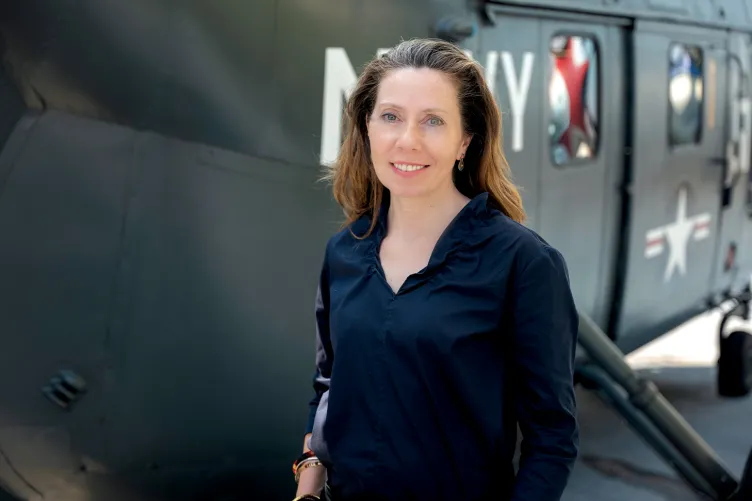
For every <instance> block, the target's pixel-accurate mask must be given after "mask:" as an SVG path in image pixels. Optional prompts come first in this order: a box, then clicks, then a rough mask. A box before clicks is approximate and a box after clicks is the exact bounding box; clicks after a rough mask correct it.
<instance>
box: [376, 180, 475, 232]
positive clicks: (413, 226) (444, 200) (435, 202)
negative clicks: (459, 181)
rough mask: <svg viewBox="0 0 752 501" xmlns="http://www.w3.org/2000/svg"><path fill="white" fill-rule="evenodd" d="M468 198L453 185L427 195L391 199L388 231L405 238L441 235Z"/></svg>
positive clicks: (393, 197)
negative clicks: (448, 189) (442, 190)
mask: <svg viewBox="0 0 752 501" xmlns="http://www.w3.org/2000/svg"><path fill="white" fill-rule="evenodd" d="M468 201H469V199H468V198H467V197H466V196H465V195H463V194H462V193H460V192H459V191H458V190H457V189H456V188H454V187H452V189H451V190H450V192H449V193H446V192H442V193H437V194H431V195H428V196H425V197H395V196H392V197H391V199H390V200H389V212H388V214H387V223H388V228H389V235H390V236H392V237H396V238H398V239H399V240H402V241H405V240H407V241H410V240H416V239H423V238H438V237H439V236H440V235H441V233H443V231H444V229H446V227H447V225H448V224H449V223H450V222H451V221H452V219H454V217H455V216H456V215H457V214H458V213H459V212H460V211H461V210H462V208H463V207H464V206H465V205H466V204H467V202H468Z"/></svg>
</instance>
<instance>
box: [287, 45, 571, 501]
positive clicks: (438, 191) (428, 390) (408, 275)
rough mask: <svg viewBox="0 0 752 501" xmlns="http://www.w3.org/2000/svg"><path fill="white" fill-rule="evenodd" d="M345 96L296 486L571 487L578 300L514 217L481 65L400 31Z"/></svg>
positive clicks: (556, 258)
mask: <svg viewBox="0 0 752 501" xmlns="http://www.w3.org/2000/svg"><path fill="white" fill-rule="evenodd" d="M346 112H347V119H348V127H349V129H348V130H347V131H346V137H345V140H344V144H343V146H342V149H341V151H340V154H339V158H338V160H337V161H336V162H335V163H334V165H333V166H332V167H331V171H330V173H329V176H328V177H329V178H330V179H331V180H333V185H334V196H335V198H336V200H337V201H338V202H339V203H340V204H341V206H342V207H343V208H344V212H345V214H346V216H347V224H346V227H345V228H344V229H343V230H342V231H340V232H339V233H337V234H336V235H334V236H333V237H332V238H331V239H330V240H329V242H328V244H327V247H326V252H325V258H324V263H323V268H322V271H321V275H320V284H319V289H318V295H317V304H316V318H317V327H318V329H317V336H318V337H317V357H316V362H317V366H316V369H317V370H316V377H315V379H314V389H315V397H314V398H313V399H312V401H311V414H310V418H309V421H308V427H307V430H306V431H307V434H306V439H305V443H304V454H303V455H302V456H301V457H300V458H298V460H296V461H295V462H294V468H293V469H294V471H295V473H296V480H298V481H299V483H298V490H297V496H298V497H297V498H296V499H318V497H317V496H319V495H321V496H323V497H322V499H332V500H347V501H349V500H355V499H357V500H361V499H384V500H395V501H397V500H419V501H422V500H452V501H475V500H490V499H493V500H499V501H501V500H514V501H556V500H558V499H560V496H561V494H562V491H563V490H564V487H565V484H566V482H567V479H568V476H569V473H570V471H571V468H572V466H573V463H574V461H575V458H576V456H577V450H578V425H577V421H576V416H575V398H574V390H573V362H574V353H575V344H576V338H577V327H578V320H577V312H576V310H575V305H574V302H573V299H572V295H571V292H570V288H569V283H568V276H567V270H566V265H565V262H564V260H563V258H562V256H561V255H560V253H559V252H558V251H556V250H555V249H554V248H552V247H551V246H549V245H548V244H546V242H545V241H543V240H542V239H541V238H540V237H539V236H537V235H536V234H535V233H534V232H533V231H531V230H529V229H527V228H526V227H525V226H523V225H522V224H521V223H522V221H523V220H524V210H523V207H522V203H521V199H520V196H519V194H518V192H517V189H516V188H515V186H514V185H513V184H512V182H511V181H510V178H509V170H508V167H507V165H506V162H505V159H504V156H503V154H502V148H501V119H500V115H499V112H498V109H497V107H496V103H495V101H494V98H493V96H492V94H491V93H490V92H489V90H488V87H487V85H486V83H485V81H484V80H483V76H482V70H481V68H480V67H479V66H478V64H477V63H476V62H474V61H473V60H471V59H470V58H468V57H467V56H466V55H465V54H464V53H463V52H462V51H461V50H460V49H459V48H457V47H456V46H454V45H452V44H449V43H446V42H442V41H434V40H411V41H406V42H403V43H400V44H399V45H397V46H396V47H394V48H393V49H392V50H391V51H390V52H389V53H387V54H386V55H384V56H383V57H379V58H376V59H374V60H373V61H372V62H371V63H370V64H369V65H368V66H367V67H366V68H365V70H364V71H363V73H362V75H361V77H360V79H359V81H358V84H357V87H356V88H355V89H354V91H353V93H352V95H351V97H350V99H349V102H348V105H347V108H346ZM518 424H519V427H520V429H521V431H522V434H523V442H522V445H521V458H520V465H519V471H518V472H517V474H516V475H515V472H514V469H513V464H512V461H513V455H514V450H515V446H516V431H517V425H518Z"/></svg>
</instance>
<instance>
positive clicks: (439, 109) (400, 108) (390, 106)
mask: <svg viewBox="0 0 752 501" xmlns="http://www.w3.org/2000/svg"><path fill="white" fill-rule="evenodd" d="M379 107H380V108H395V109H398V110H403V109H404V108H403V107H402V106H400V105H398V104H394V103H379ZM421 111H422V112H426V113H427V112H430V113H435V112H440V113H447V111H446V110H445V109H442V108H425V109H423V110H421Z"/></svg>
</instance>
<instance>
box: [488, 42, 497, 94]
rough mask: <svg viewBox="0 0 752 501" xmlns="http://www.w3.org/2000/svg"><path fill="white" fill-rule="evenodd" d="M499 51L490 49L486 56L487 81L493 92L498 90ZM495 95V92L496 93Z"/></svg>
mask: <svg viewBox="0 0 752 501" xmlns="http://www.w3.org/2000/svg"><path fill="white" fill-rule="evenodd" d="M498 63H499V53H498V52H496V51H495V50H492V51H489V52H488V55H487V56H486V68H485V69H486V74H485V78H486V82H487V83H488V89H489V90H490V91H491V94H494V92H495V91H496V68H498V66H499V64H498ZM494 95H495V94H494Z"/></svg>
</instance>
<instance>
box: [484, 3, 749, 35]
mask: <svg viewBox="0 0 752 501" xmlns="http://www.w3.org/2000/svg"><path fill="white" fill-rule="evenodd" d="M744 2H745V0H494V1H493V3H494V4H500V5H510V6H521V7H537V8H543V9H557V10H561V11H568V12H575V13H578V14H586V13H592V14H599V15H607V16H620V17H633V18H637V19H644V20H649V19H652V20H659V21H668V22H677V23H686V24H696V25H705V26H713V27H735V28H737V29H743V30H745V31H750V30H752V18H751V17H750V15H744V16H738V15H737V14H739V13H743V12H744V9H745V8H747V6H745V4H744Z"/></svg>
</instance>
